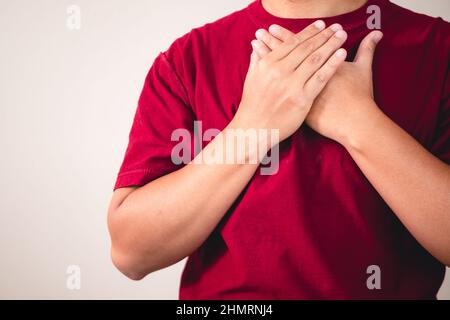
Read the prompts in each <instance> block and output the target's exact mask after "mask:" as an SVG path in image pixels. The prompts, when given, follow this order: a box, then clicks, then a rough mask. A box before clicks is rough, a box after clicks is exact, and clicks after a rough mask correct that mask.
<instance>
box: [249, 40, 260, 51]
mask: <svg viewBox="0 0 450 320" xmlns="http://www.w3.org/2000/svg"><path fill="white" fill-rule="evenodd" d="M251 44H252V47H253V49H259V42H258V40H253V41H252V42H251Z"/></svg>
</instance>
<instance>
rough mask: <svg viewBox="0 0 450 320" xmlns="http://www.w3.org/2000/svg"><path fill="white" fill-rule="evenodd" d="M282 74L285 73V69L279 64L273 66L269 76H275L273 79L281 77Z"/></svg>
mask: <svg viewBox="0 0 450 320" xmlns="http://www.w3.org/2000/svg"><path fill="white" fill-rule="evenodd" d="M282 74H283V69H282V68H281V67H280V66H278V65H274V66H272V67H271V68H270V70H269V77H270V78H273V79H278V78H280V77H281V76H282Z"/></svg>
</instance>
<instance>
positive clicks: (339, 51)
mask: <svg viewBox="0 0 450 320" xmlns="http://www.w3.org/2000/svg"><path fill="white" fill-rule="evenodd" d="M345 54H346V51H345V49H342V48H341V49H339V50H338V51H336V57H338V58H342V57H343V56H345Z"/></svg>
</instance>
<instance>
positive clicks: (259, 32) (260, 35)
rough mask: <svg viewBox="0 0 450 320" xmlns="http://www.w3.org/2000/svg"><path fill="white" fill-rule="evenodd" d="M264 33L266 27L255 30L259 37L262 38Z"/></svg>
mask: <svg viewBox="0 0 450 320" xmlns="http://www.w3.org/2000/svg"><path fill="white" fill-rule="evenodd" d="M263 34H264V29H258V30H256V32H255V35H256V37H257V38H261V37H262V36H263Z"/></svg>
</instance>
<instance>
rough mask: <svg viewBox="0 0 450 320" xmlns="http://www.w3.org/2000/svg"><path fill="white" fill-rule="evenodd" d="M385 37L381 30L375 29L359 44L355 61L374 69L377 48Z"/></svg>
mask: <svg viewBox="0 0 450 320" xmlns="http://www.w3.org/2000/svg"><path fill="white" fill-rule="evenodd" d="M381 38H383V33H382V32H381V31H378V30H377V31H373V32H371V33H369V34H368V35H367V36H366V37H365V38H364V39H363V41H362V42H361V44H360V45H359V49H358V52H357V54H356V57H355V63H357V64H360V65H362V66H364V67H366V68H368V69H370V70H371V69H372V62H373V56H374V54H375V50H376V48H377V44H378V43H379V42H380V40H381Z"/></svg>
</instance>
